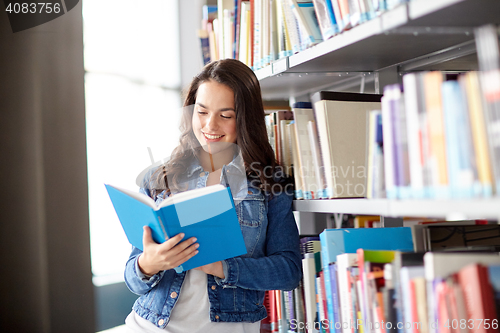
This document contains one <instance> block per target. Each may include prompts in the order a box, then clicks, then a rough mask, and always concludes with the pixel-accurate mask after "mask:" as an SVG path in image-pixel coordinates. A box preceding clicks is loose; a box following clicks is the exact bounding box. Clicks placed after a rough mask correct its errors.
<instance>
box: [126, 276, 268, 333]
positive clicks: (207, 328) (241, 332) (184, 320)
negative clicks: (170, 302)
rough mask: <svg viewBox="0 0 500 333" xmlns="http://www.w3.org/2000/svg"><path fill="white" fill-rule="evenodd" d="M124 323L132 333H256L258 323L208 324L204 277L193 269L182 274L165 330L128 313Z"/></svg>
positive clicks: (257, 332)
mask: <svg viewBox="0 0 500 333" xmlns="http://www.w3.org/2000/svg"><path fill="white" fill-rule="evenodd" d="M125 323H126V325H127V327H128V328H130V329H131V330H132V331H133V332H147V333H186V332H190V333H210V332H213V333H259V332H260V321H258V322H255V323H247V322H238V323H224V322H211V321H210V303H209V301H208V291H207V274H206V273H204V272H202V271H198V270H195V269H192V270H189V271H187V272H186V277H185V279H184V282H183V283H182V287H181V292H180V296H179V299H178V300H177V303H176V304H175V306H174V308H173V309H172V313H171V316H170V321H169V323H168V325H167V326H166V327H165V329H161V328H158V327H157V326H155V325H154V324H153V323H151V322H150V321H148V320H146V319H144V318H142V317H140V316H139V315H138V314H137V313H136V312H134V311H132V312H131V313H130V314H129V315H128V317H127V319H126V320H125Z"/></svg>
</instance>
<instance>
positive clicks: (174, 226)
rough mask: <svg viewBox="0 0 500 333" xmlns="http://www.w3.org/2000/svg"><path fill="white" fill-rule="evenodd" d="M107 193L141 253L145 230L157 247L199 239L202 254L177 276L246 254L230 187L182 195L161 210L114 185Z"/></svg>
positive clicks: (133, 193)
mask: <svg viewBox="0 0 500 333" xmlns="http://www.w3.org/2000/svg"><path fill="white" fill-rule="evenodd" d="M106 189H107V191H108V194H109V197H110V199H111V201H112V203H113V206H114V208H115V211H116V214H117V215H118V218H119V219H120V223H121V224H122V227H123V230H124V231H125V234H126V235H127V238H128V240H129V242H130V243H131V244H132V245H133V246H135V247H137V248H138V249H140V250H142V249H143V247H142V234H143V227H144V226H148V227H150V228H151V233H152V237H153V239H154V241H155V242H157V243H163V242H164V241H165V240H166V239H168V238H170V237H173V236H175V235H177V234H179V233H184V234H185V236H184V239H188V238H191V237H196V238H197V242H198V244H199V245H200V247H199V253H198V254H197V255H195V256H194V257H192V258H191V259H189V260H188V261H186V262H185V263H184V264H182V265H181V266H179V267H177V268H176V271H177V272H182V271H187V270H189V269H192V268H195V267H199V266H202V265H206V264H210V263H213V262H216V261H220V260H224V259H227V258H232V257H236V256H240V255H243V254H246V253H247V251H246V246H245V242H244V240H243V235H242V233H241V229H240V224H239V222H238V216H237V215H236V210H235V206H234V202H233V200H232V196H231V192H230V189H229V187H227V188H226V187H224V186H223V185H214V186H208V187H204V188H200V189H196V190H191V191H186V192H182V193H179V194H176V195H173V196H171V197H169V198H168V199H166V200H164V201H163V202H162V203H161V205H160V206H156V204H155V202H154V201H153V199H151V198H149V197H148V196H146V195H144V194H141V193H137V192H133V191H129V190H126V189H121V188H117V187H114V186H111V185H106ZM193 207H197V209H196V210H194V209H193Z"/></svg>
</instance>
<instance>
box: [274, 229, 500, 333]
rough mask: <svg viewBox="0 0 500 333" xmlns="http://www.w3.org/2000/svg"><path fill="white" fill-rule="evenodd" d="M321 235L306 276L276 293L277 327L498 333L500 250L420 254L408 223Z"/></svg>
mask: <svg viewBox="0 0 500 333" xmlns="http://www.w3.org/2000/svg"><path fill="white" fill-rule="evenodd" d="M490 226H492V225H490ZM497 227H498V226H497ZM319 239H320V240H319V243H320V247H319V248H318V246H315V245H312V244H315V243H317V242H318V238H314V237H306V238H305V239H304V240H303V242H304V243H305V244H311V245H309V246H307V248H308V250H309V251H310V252H304V253H303V256H304V257H303V271H304V278H303V281H302V283H301V285H300V286H299V288H297V289H296V290H294V291H293V292H289V294H286V293H287V292H282V293H284V294H281V296H277V297H275V299H274V302H275V303H279V302H280V301H281V305H278V306H275V307H274V308H273V309H280V308H281V313H280V314H276V312H274V314H271V316H275V317H276V318H279V319H276V320H275V324H274V325H272V326H268V327H269V328H270V330H269V331H270V332H332V333H363V332H364V333H368V332H370V333H381V332H383V333H389V332H396V331H398V332H405V333H406V332H409V333H413V332H422V333H423V332H426V333H432V332H436V333H437V332H497V331H498V319H499V317H498V312H499V310H500V308H499V306H498V305H499V302H500V256H499V254H498V252H481V251H478V250H477V251H475V252H474V251H467V252H463V251H459V252H443V251H434V250H433V252H414V251H413V250H414V247H415V246H414V244H413V241H412V234H411V231H410V228H407V227H403V228H385V229H384V228H382V229H363V228H361V229H326V230H325V231H323V232H322V233H321V234H320V235H319ZM381 239H391V242H384V241H381ZM498 239H499V238H497V241H496V243H497V244H499V242H498ZM311 252H312V253H311ZM271 293H274V292H271ZM283 295H285V296H283ZM286 295H291V296H290V297H287V296H286ZM298 295H300V297H299V296H298ZM279 297H281V298H279ZM297 303H299V304H297ZM283 309H287V311H283ZM300 311H303V312H300Z"/></svg>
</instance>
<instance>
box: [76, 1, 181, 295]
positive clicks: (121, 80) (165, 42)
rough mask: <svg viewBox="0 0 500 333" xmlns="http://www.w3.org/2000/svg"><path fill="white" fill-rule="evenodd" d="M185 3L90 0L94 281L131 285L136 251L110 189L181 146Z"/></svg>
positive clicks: (129, 184)
mask: <svg viewBox="0 0 500 333" xmlns="http://www.w3.org/2000/svg"><path fill="white" fill-rule="evenodd" d="M177 12H178V9H177V1H173V0H157V1H152V0H151V1H150V0H147V1H143V2H140V3H138V2H136V1H129V0H105V1H103V0H84V1H83V17H84V34H85V35H84V42H85V49H84V54H85V60H84V61H85V70H86V74H85V103H86V105H85V108H86V124H87V159H88V181H89V207H90V234H91V257H92V272H93V275H94V283H95V284H97V285H102V284H108V283H113V282H119V281H123V270H124V265H125V262H126V260H127V258H128V255H129V254H130V250H131V246H130V244H129V243H128V241H127V239H126V236H125V233H124V232H123V230H122V228H121V226H120V223H119V221H118V218H117V216H116V213H115V211H114V209H113V206H112V204H111V201H110V200H109V197H108V195H107V192H106V190H105V187H104V184H105V183H109V184H113V185H117V186H120V187H125V188H129V189H135V190H138V186H137V184H136V177H137V176H138V175H139V173H140V172H141V171H142V170H144V169H145V168H147V167H148V166H149V165H151V159H150V155H149V153H148V147H149V148H151V151H152V153H153V157H154V159H155V160H156V161H157V160H160V159H164V158H165V157H167V156H169V154H170V152H171V151H172V149H173V148H174V147H175V146H176V145H177V143H178V137H179V129H178V127H179V126H178V125H179V120H180V107H181V96H180V73H179V68H180V64H179V51H178V49H179V43H178V36H179V33H178V22H177V17H178V15H177Z"/></svg>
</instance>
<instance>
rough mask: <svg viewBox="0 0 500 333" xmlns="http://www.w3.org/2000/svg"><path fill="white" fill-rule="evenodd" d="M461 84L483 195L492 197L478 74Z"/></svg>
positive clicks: (491, 177)
mask: <svg viewBox="0 0 500 333" xmlns="http://www.w3.org/2000/svg"><path fill="white" fill-rule="evenodd" d="M460 82H461V84H462V85H463V86H465V90H466V94H467V104H468V107H469V118H470V124H471V132H472V142H473V145H474V151H475V154H476V166H477V173H478V177H479V182H480V183H481V186H482V193H483V195H484V196H491V193H492V179H493V176H492V172H491V164H490V163H491V162H490V153H489V150H488V138H487V132H486V126H485V122H484V108H483V102H482V100H481V91H480V87H479V77H478V75H477V72H468V73H466V74H465V75H464V76H463V77H462V78H460Z"/></svg>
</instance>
